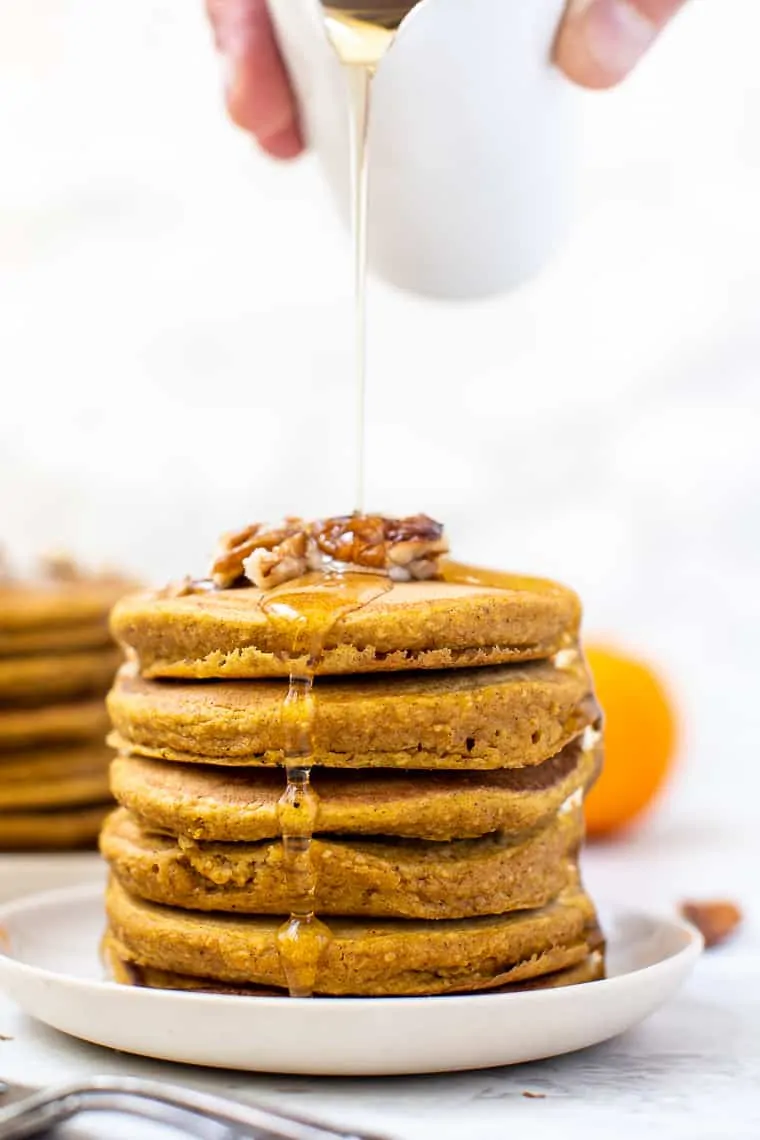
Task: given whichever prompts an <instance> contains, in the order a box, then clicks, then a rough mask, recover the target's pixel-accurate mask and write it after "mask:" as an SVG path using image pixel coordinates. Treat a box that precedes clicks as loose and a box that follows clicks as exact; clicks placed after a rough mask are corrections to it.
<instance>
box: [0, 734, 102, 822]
mask: <svg viewBox="0 0 760 1140" xmlns="http://www.w3.org/2000/svg"><path fill="white" fill-rule="evenodd" d="M111 755H112V753H111V750H110V749H109V748H106V746H105V745H104V744H94V745H89V746H80V747H78V748H59V749H55V750H53V749H50V748H48V749H44V750H41V751H36V750H35V751H29V752H6V753H0V811H9V810H13V811H16V810H19V809H21V808H24V809H26V808H48V807H58V806H61V805H63V804H83V803H96V802H101V801H104V800H106V799H107V798H108V792H109V788H108V763H109V760H110V758H111Z"/></svg>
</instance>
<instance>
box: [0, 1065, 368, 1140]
mask: <svg viewBox="0 0 760 1140" xmlns="http://www.w3.org/2000/svg"><path fill="white" fill-rule="evenodd" d="M19 1098H20V1099H19ZM9 1100H10V1101H12V1102H15V1103H9V1104H8V1107H7V1108H0V1140H26V1138H27V1137H34V1136H41V1135H42V1134H43V1133H45V1132H47V1131H48V1130H49V1129H51V1128H55V1127H57V1126H58V1125H59V1124H64V1123H66V1121H69V1120H72V1119H73V1118H74V1117H75V1116H78V1115H79V1114H80V1113H83V1112H118V1113H122V1114H127V1115H130V1116H136V1117H140V1118H142V1119H143V1120H152V1121H154V1122H157V1123H160V1124H167V1125H170V1126H172V1127H174V1128H177V1127H181V1128H183V1129H184V1130H185V1132H186V1134H188V1135H191V1136H197V1137H199V1138H200V1140H237V1138H239V1137H250V1138H255V1140H380V1138H379V1137H376V1136H370V1135H369V1134H368V1133H364V1132H351V1131H345V1130H342V1129H335V1128H330V1127H328V1126H327V1125H323V1124H317V1123H316V1122H314V1121H309V1120H302V1119H300V1118H298V1117H294V1116H288V1115H285V1114H283V1113H280V1112H274V1111H272V1110H271V1109H268V1108H260V1107H257V1106H255V1105H246V1104H238V1103H237V1102H235V1101H231V1100H226V1099H225V1098H223V1097H218V1096H212V1095H211V1094H209V1093H201V1092H194V1091H192V1090H191V1089H184V1088H179V1087H177V1086H176V1085H165V1084H163V1083H161V1082H159V1081H143V1080H138V1079H136V1078H134V1077H93V1078H92V1080H89V1081H86V1082H83V1083H81V1084H71V1085H62V1086H61V1087H60V1088H54V1089H44V1090H40V1091H36V1092H35V1091H33V1090H32V1089H26V1088H23V1087H22V1086H19V1085H11V1084H8V1083H6V1082H4V1081H2V1080H0V1104H2V1103H3V1101H5V1102H6V1103H8V1101H9Z"/></svg>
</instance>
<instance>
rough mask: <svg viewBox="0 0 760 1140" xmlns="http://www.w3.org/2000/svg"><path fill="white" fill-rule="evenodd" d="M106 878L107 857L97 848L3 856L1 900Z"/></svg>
mask: <svg viewBox="0 0 760 1140" xmlns="http://www.w3.org/2000/svg"><path fill="white" fill-rule="evenodd" d="M104 881H105V870H104V867H103V860H102V859H101V858H100V856H99V855H98V853H97V851H81V852H80V851H75V852H69V851H56V852H55V853H53V854H47V853H45V852H40V853H37V854H31V855H27V854H24V855H11V854H8V855H4V854H3V855H0V903H5V902H10V900H11V899H20V898H22V897H23V896H25V895H30V894H32V893H33V892H35V891H52V890H54V889H57V888H59V887H75V886H79V885H80V884H82V885H83V884H84V883H102V882H104Z"/></svg>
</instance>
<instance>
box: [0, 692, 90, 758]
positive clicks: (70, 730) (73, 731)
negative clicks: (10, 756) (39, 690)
mask: <svg viewBox="0 0 760 1140" xmlns="http://www.w3.org/2000/svg"><path fill="white" fill-rule="evenodd" d="M109 724H110V721H109V719H108V713H107V711H106V706H105V702H104V701H103V700H82V701H74V702H72V703H71V704H52V705H45V706H43V707H42V708H0V763H2V755H3V753H4V752H7V751H13V750H16V749H19V748H30V747H33V746H40V745H42V744H64V743H69V742H74V741H98V742H100V741H103V740H105V737H106V733H107V732H108V728H109Z"/></svg>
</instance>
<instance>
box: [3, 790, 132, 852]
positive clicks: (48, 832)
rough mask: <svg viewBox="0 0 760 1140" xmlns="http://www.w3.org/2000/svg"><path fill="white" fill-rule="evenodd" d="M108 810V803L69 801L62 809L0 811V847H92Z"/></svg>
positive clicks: (109, 808)
mask: <svg viewBox="0 0 760 1140" xmlns="http://www.w3.org/2000/svg"><path fill="white" fill-rule="evenodd" d="M110 810H111V805H110V804H107V803H102V802H101V803H95V804H86V805H83V806H75V805H71V806H70V807H67V808H66V809H65V810H63V811H58V810H56V811H43V810H41V809H40V810H34V809H31V810H29V811H18V812H13V811H9V812H5V811H0V851H65V850H71V849H74V848H77V847H94V846H95V841H96V840H97V837H98V832H99V831H100V826H101V824H102V822H103V820H104V819H105V817H106V816H107V815H108V813H109V811H110Z"/></svg>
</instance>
